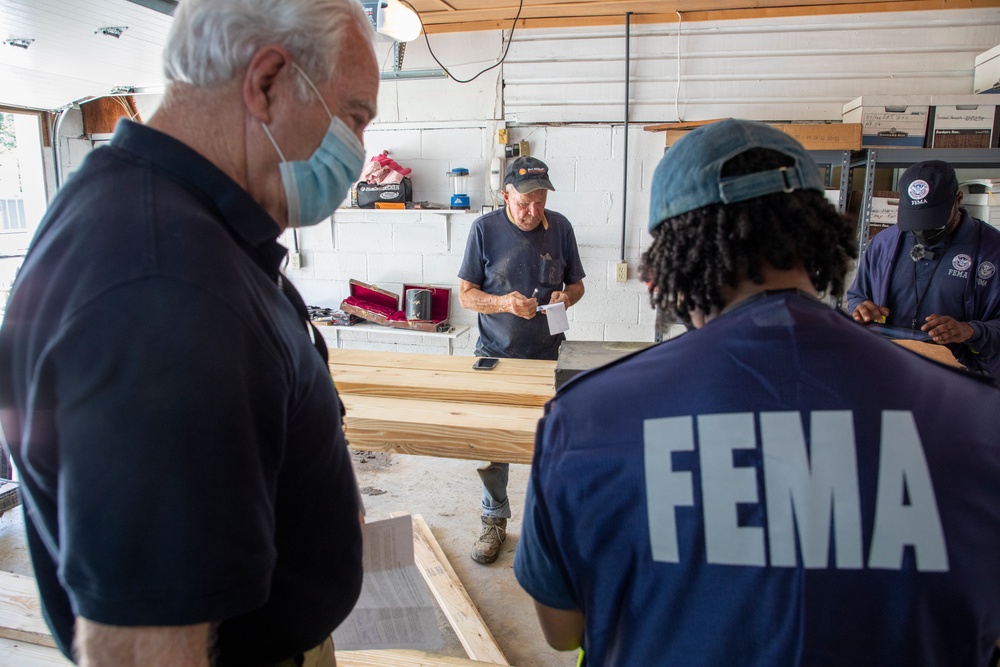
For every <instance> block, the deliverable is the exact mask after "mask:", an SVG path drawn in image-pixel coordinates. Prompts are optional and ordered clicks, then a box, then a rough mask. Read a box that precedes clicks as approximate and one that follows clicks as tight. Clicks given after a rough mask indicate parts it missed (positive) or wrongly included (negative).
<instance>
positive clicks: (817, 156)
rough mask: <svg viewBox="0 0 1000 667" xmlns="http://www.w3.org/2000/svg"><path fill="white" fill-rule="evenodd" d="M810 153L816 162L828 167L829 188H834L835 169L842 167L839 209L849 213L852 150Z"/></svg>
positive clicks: (827, 181)
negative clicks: (848, 194) (848, 200)
mask: <svg viewBox="0 0 1000 667" xmlns="http://www.w3.org/2000/svg"><path fill="white" fill-rule="evenodd" d="M809 155H811V156H812V158H813V159H814V160H815V161H816V164H818V165H819V166H821V167H826V185H827V187H828V188H831V189H832V186H833V185H834V183H833V170H834V169H836V168H837V167H840V182H839V183H838V184H837V185H838V186H839V189H840V201H839V203H838V204H837V210H838V211H840V212H841V213H847V192H848V187H849V186H850V177H851V173H850V165H851V151H836V150H828V151H809Z"/></svg>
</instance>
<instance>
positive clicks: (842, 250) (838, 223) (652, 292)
mask: <svg viewBox="0 0 1000 667" xmlns="http://www.w3.org/2000/svg"><path fill="white" fill-rule="evenodd" d="M782 166H791V162H790V159H789V158H787V157H786V156H785V155H783V154H781V153H778V152H777V151H773V150H769V149H765V148H754V149H750V150H748V151H746V152H744V153H741V154H740V155H738V156H736V157H734V158H733V159H732V160H730V161H729V162H727V163H726V165H725V166H724V168H723V171H722V175H723V177H725V176H736V175H743V174H750V173H755V172H758V171H767V170H771V169H777V168H779V167H782ZM652 235H653V243H652V245H651V246H650V247H649V249H648V250H647V251H646V252H645V253H643V256H642V265H641V266H640V269H639V271H640V276H641V277H642V279H643V280H645V281H646V282H647V284H648V285H649V298H650V303H651V304H652V305H653V306H654V307H657V308H659V310H660V315H661V318H662V319H663V322H664V323H665V322H667V321H671V322H676V321H684V322H687V321H690V319H691V317H690V313H691V311H692V310H694V309H697V310H699V311H701V312H703V313H710V312H712V311H713V309H714V310H721V309H722V307H723V306H724V305H725V304H724V303H723V300H722V296H721V295H720V293H719V289H720V287H722V286H729V287H735V286H736V285H737V283H739V282H740V281H741V280H743V279H749V280H751V281H753V282H754V283H755V284H758V285H759V284H761V283H762V282H763V277H762V267H763V265H764V263H767V264H770V265H771V266H773V267H774V268H776V269H779V270H787V269H792V268H794V267H796V266H801V267H803V268H804V269H805V270H806V272H807V273H808V274H809V277H810V280H811V281H812V284H813V287H815V288H816V290H817V292H820V293H827V294H831V295H833V296H837V297H839V296H840V295H842V294H843V292H844V278H845V276H846V274H847V271H848V265H849V263H850V260H852V259H854V258H856V257H857V248H856V245H855V244H856V240H855V231H854V223H853V222H852V221H851V219H850V218H849V217H847V216H845V215H841V214H840V213H838V212H837V210H836V209H835V208H834V207H833V206H832V205H831V204H830V203H829V202H828V201H827V200H826V198H825V197H824V196H823V193H821V192H816V191H814V190H795V191H794V192H790V193H784V192H778V193H774V194H769V195H765V196H763V197H757V198H755V199H750V200H747V201H743V202H737V203H734V204H712V205H709V206H705V207H703V208H700V209H696V210H694V211H689V212H687V213H682V214H681V215H678V216H676V217H673V218H668V219H667V220H664V221H663V222H662V223H661V224H660V225H659V226H658V227H657V228H656V229H655V230H653V233H652Z"/></svg>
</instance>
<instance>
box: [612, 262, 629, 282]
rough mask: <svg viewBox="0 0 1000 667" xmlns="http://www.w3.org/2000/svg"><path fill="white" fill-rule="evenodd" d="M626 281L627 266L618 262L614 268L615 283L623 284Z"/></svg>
mask: <svg viewBox="0 0 1000 667" xmlns="http://www.w3.org/2000/svg"><path fill="white" fill-rule="evenodd" d="M627 280H628V264H626V263H625V262H618V264H617V265H616V266H615V282H616V283H623V282H625V281H627Z"/></svg>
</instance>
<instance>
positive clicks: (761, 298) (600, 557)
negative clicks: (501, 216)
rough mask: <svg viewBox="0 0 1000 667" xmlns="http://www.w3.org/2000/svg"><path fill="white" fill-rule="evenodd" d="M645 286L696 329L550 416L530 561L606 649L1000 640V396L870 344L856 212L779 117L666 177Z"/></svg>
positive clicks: (975, 648) (755, 651)
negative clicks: (858, 302) (999, 557)
mask: <svg viewBox="0 0 1000 667" xmlns="http://www.w3.org/2000/svg"><path fill="white" fill-rule="evenodd" d="M650 232H651V234H652V236H653V243H652V246H651V247H650V248H649V250H648V251H647V252H646V253H645V255H644V257H643V267H642V277H643V278H644V279H646V280H648V281H649V284H650V294H651V297H652V300H653V302H654V303H655V304H656V305H657V306H659V307H660V309H661V312H662V313H664V314H665V316H672V317H673V318H679V319H682V320H689V321H691V322H692V323H693V325H694V327H695V329H694V330H693V331H690V332H688V333H686V334H684V335H682V336H679V337H677V338H675V339H672V340H669V341H666V342H664V343H661V344H659V345H656V346H654V347H651V348H647V349H646V350H643V351H642V352H639V353H636V354H634V355H632V356H630V357H627V358H625V359H622V360H620V361H618V362H616V363H614V364H611V365H609V366H605V367H603V368H599V369H596V370H594V371H591V372H589V373H586V374H583V375H580V376H577V378H574V380H573V381H571V382H570V383H568V384H566V385H564V386H563V387H562V388H561V390H560V391H559V393H558V394H557V395H556V397H555V398H554V399H553V400H552V401H550V402H549V404H548V405H547V406H546V414H545V417H544V418H543V420H542V422H541V423H540V425H539V429H538V437H537V440H536V447H535V457H534V461H533V464H532V471H531V478H530V482H529V487H528V493H527V498H526V500H525V511H524V512H525V517H524V525H523V527H522V530H521V537H520V541H519V543H518V548H517V554H516V556H515V561H514V572H515V575H516V576H517V578H518V581H519V582H520V583H521V585H522V586H523V587H524V589H525V590H526V591H527V592H528V593H529V594H530V595H531V596H532V597H533V598H534V599H535V601H536V610H537V612H538V617H539V620H540V622H541V625H542V629H543V631H544V633H545V635H546V638H547V640H548V641H549V643H550V644H551V645H552V646H553V647H555V648H557V649H562V650H569V649H573V648H576V647H578V646H582V647H583V648H584V649H585V658H586V664H588V665H601V666H602V667H632V666H634V665H694V666H697V665H729V664H739V665H753V666H760V667H765V666H767V667H770V666H772V665H787V666H807V665H809V666H811V665H969V666H972V665H985V664H993V663H987V660H988V659H989V658H990V655H991V653H993V651H994V645H995V642H996V640H997V637H1000V572H998V570H997V568H996V566H995V562H996V554H997V552H998V550H1000V491H998V489H1000V446H998V442H997V433H1000V389H997V387H996V385H994V384H993V383H992V382H991V381H989V380H988V379H987V378H983V377H979V376H973V375H970V374H968V373H966V372H964V371H961V370H959V369H954V368H950V367H946V366H943V365H940V364H938V363H936V362H933V361H930V360H928V359H926V358H924V357H921V356H918V355H917V354H915V353H913V352H910V351H909V350H906V349H902V348H900V347H898V346H897V345H895V344H893V343H892V342H890V341H888V340H885V339H883V338H881V337H880V336H877V335H874V334H872V333H871V332H869V331H867V330H865V329H864V328H863V327H861V326H859V325H857V324H856V323H854V322H853V321H852V320H851V319H849V318H848V317H846V316H845V315H844V314H843V313H841V312H839V311H837V310H834V309H832V308H830V307H829V306H827V305H826V304H824V303H823V302H821V301H820V300H819V299H817V298H816V295H817V292H818V291H825V292H826V293H827V294H830V295H839V294H840V293H842V291H843V288H844V277H845V274H846V272H847V266H848V262H849V260H850V258H851V256H852V255H853V254H854V253H855V252H856V251H855V249H854V229H853V224H852V223H851V222H850V221H849V220H847V219H846V218H844V217H842V216H840V215H839V214H837V212H836V211H835V210H834V209H833V207H832V206H831V205H830V204H829V203H828V202H826V201H825V199H824V196H823V180H822V178H821V177H820V175H819V170H818V169H817V167H816V165H815V164H814V163H813V161H812V159H811V158H810V157H809V154H808V153H807V152H806V151H805V150H804V149H803V148H802V147H801V146H800V145H799V144H798V143H797V142H796V141H795V140H794V139H792V138H791V137H789V136H788V135H786V134H784V133H782V132H780V131H778V130H777V129H775V128H772V127H769V126H767V125H764V124H762V123H755V122H751V121H722V122H719V123H714V124H711V125H708V126H705V127H703V128H699V129H697V130H694V131H692V132H691V133H690V134H689V135H687V136H685V137H684V138H683V139H681V140H680V141H679V142H677V143H676V144H674V146H672V147H671V148H670V150H669V151H667V154H666V156H665V157H664V158H663V160H662V161H661V163H660V165H659V167H658V168H657V170H656V172H655V174H654V176H653V184H652V203H651V207H650Z"/></svg>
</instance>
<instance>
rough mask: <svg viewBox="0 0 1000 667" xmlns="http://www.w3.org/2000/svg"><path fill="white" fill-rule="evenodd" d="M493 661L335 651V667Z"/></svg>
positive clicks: (471, 665)
mask: <svg viewBox="0 0 1000 667" xmlns="http://www.w3.org/2000/svg"><path fill="white" fill-rule="evenodd" d="M492 665H493V663H490V662H479V661H478V660H466V659H465V658H449V657H445V656H440V655H431V654H430V653H424V652H422V651H337V667H492Z"/></svg>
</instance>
